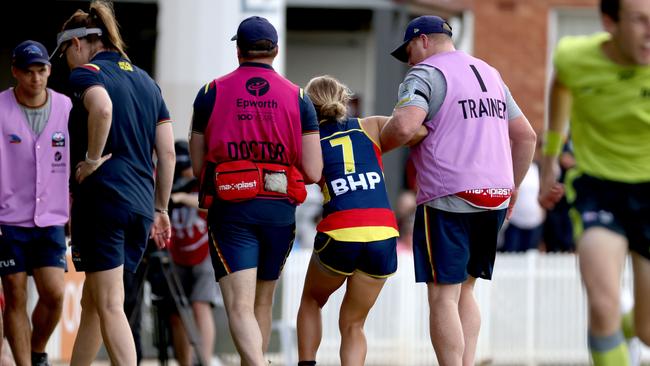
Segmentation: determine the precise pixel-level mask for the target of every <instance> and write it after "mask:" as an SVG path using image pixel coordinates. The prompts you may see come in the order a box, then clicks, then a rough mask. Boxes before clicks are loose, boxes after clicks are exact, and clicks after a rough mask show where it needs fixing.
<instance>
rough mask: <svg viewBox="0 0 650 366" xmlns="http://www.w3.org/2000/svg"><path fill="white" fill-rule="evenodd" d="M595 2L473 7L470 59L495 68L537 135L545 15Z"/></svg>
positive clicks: (485, 1) (519, 0)
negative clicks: (477, 59) (472, 45)
mask: <svg viewBox="0 0 650 366" xmlns="http://www.w3.org/2000/svg"><path fill="white" fill-rule="evenodd" d="M598 3H599V1H598V0H478V1H474V2H473V8H474V9H473V11H474V17H475V18H474V27H475V28H474V32H475V33H474V55H475V56H477V57H479V58H482V59H484V60H485V61H487V62H488V63H490V64H491V65H493V66H494V67H496V68H497V69H498V70H499V71H500V72H501V76H502V77H503V79H504V81H505V82H506V84H508V86H509V87H510V90H511V92H512V93H513V95H514V97H515V99H516V100H517V103H518V104H519V106H520V107H521V108H522V109H523V111H524V113H525V114H526V116H527V117H528V119H529V120H530V122H531V124H532V125H533V127H534V128H535V130H536V131H538V132H539V131H541V130H542V128H543V126H544V113H545V95H546V93H547V91H546V90H547V85H546V75H547V72H548V70H547V67H546V65H547V58H548V57H550V55H547V50H548V45H547V38H548V25H549V24H548V20H549V11H550V10H551V9H552V8H553V7H561V6H582V7H585V6H586V7H596V6H598Z"/></svg>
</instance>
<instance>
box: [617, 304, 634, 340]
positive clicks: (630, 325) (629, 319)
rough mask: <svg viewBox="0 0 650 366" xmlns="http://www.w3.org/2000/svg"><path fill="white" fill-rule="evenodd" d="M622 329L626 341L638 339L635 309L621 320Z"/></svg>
mask: <svg viewBox="0 0 650 366" xmlns="http://www.w3.org/2000/svg"><path fill="white" fill-rule="evenodd" d="M621 329H623V336H625V339H631V338H634V337H636V332H635V331H634V309H632V310H630V311H628V312H627V313H625V314H623V317H622V318H621Z"/></svg>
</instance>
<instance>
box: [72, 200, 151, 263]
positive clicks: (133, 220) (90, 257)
mask: <svg viewBox="0 0 650 366" xmlns="http://www.w3.org/2000/svg"><path fill="white" fill-rule="evenodd" d="M152 223H153V221H152V220H151V219H150V218H148V217H145V216H143V215H140V214H137V213H134V212H130V211H129V210H128V209H125V208H124V207H119V206H117V205H113V204H111V203H108V202H92V204H91V203H90V202H83V200H80V199H76V200H73V202H72V221H71V224H72V241H71V244H70V246H71V247H72V262H73V263H74V267H75V269H76V270H77V271H78V272H84V271H85V272H98V271H105V270H109V269H113V268H116V267H119V266H121V265H124V269H125V270H126V271H130V272H135V270H136V269H137V268H138V264H140V261H141V260H142V256H143V254H144V250H145V248H146V246H147V240H148V238H149V231H150V229H151V224H152Z"/></svg>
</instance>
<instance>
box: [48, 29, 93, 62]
mask: <svg viewBox="0 0 650 366" xmlns="http://www.w3.org/2000/svg"><path fill="white" fill-rule="evenodd" d="M91 34H96V35H98V36H101V35H102V30H101V29H100V28H85V27H82V28H74V29H67V30H64V31H63V32H61V33H59V34H57V35H56V48H55V49H54V52H52V54H51V56H50V60H51V59H52V57H54V55H56V53H57V52H58V51H59V47H61V44H63V42H67V41H69V40H71V39H73V38H83V37H86V36H89V35H91Z"/></svg>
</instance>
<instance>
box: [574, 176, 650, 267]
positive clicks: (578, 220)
mask: <svg viewBox="0 0 650 366" xmlns="http://www.w3.org/2000/svg"><path fill="white" fill-rule="evenodd" d="M571 177H572V176H571V175H569V176H568V178H567V187H568V189H567V200H568V201H569V203H570V204H571V205H572V211H571V212H570V216H571V219H572V222H573V225H574V234H576V235H580V234H582V232H583V231H584V230H586V229H588V228H590V227H604V228H606V229H609V230H612V231H614V232H617V233H619V234H621V235H623V236H625V237H626V238H627V240H628V245H629V248H630V250H631V251H634V252H637V253H639V254H640V255H642V256H643V257H645V258H648V259H650V182H648V183H636V184H631V183H620V182H613V181H608V180H602V179H598V178H594V177H592V176H589V175H580V176H578V177H577V178H574V179H572V178H571Z"/></svg>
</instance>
